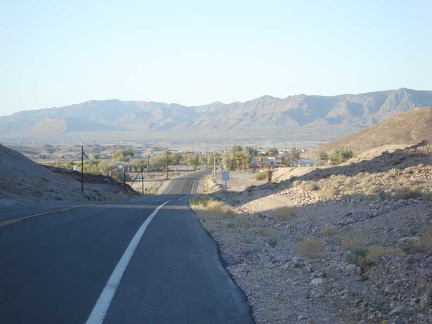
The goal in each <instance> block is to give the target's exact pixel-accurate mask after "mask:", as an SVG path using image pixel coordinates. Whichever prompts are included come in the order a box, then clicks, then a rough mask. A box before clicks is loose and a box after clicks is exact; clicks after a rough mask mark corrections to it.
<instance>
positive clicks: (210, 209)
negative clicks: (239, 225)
mask: <svg viewBox="0 0 432 324" xmlns="http://www.w3.org/2000/svg"><path fill="white" fill-rule="evenodd" d="M189 205H190V207H191V208H192V209H194V210H195V211H200V212H201V213H200V217H201V218H208V217H210V216H211V215H212V216H215V217H218V218H221V219H233V218H235V216H236V213H235V212H234V211H233V210H232V208H231V207H230V206H228V205H226V204H225V203H224V202H222V201H219V200H215V199H213V198H211V197H205V196H201V195H198V196H194V197H192V198H191V199H189Z"/></svg>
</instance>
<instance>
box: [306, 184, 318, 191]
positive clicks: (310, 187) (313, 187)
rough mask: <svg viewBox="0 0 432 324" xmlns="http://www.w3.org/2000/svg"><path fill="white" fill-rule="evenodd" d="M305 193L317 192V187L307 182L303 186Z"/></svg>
mask: <svg viewBox="0 0 432 324" xmlns="http://www.w3.org/2000/svg"><path fill="white" fill-rule="evenodd" d="M304 189H305V190H306V191H315V190H318V185H317V184H316V183H314V182H307V183H306V184H305V186H304Z"/></svg>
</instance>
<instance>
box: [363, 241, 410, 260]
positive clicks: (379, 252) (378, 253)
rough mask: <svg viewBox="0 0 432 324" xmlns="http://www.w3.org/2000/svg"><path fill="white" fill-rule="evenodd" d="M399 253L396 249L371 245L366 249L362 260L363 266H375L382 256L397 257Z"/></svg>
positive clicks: (399, 250)
mask: <svg viewBox="0 0 432 324" xmlns="http://www.w3.org/2000/svg"><path fill="white" fill-rule="evenodd" d="M401 253H402V250H401V249H398V248H392V247H384V246H380V245H371V246H369V247H368V250H367V254H366V257H365V259H364V265H372V264H375V263H376V262H377V261H378V260H379V259H380V258H381V257H383V256H388V255H397V254H401Z"/></svg>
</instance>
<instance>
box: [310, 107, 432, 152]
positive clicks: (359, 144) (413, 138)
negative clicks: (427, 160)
mask: <svg viewBox="0 0 432 324" xmlns="http://www.w3.org/2000/svg"><path fill="white" fill-rule="evenodd" d="M422 141H425V142H427V143H432V108H431V107H429V108H416V109H413V110H411V111H409V112H405V113H401V114H399V115H397V116H395V117H392V118H389V119H388V120H385V121H383V122H381V123H379V124H377V125H375V126H372V127H370V128H367V129H364V130H362V131H359V132H356V133H353V134H350V135H347V136H344V137H342V138H339V139H337V140H335V141H332V142H329V143H325V144H323V145H320V146H319V147H317V148H315V149H313V150H311V151H309V152H308V153H307V155H308V156H317V155H318V154H319V152H321V151H323V152H327V153H329V152H331V151H333V150H334V149H336V148H338V147H346V148H350V149H351V150H352V151H353V152H354V153H355V154H359V153H363V152H365V151H367V150H371V149H377V148H379V147H381V146H384V145H410V144H418V143H420V142H422Z"/></svg>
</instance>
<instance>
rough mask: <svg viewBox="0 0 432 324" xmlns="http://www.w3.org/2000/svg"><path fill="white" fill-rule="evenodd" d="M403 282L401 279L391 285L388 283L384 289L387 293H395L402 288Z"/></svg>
mask: <svg viewBox="0 0 432 324" xmlns="http://www.w3.org/2000/svg"><path fill="white" fill-rule="evenodd" d="M400 287H401V283H400V281H395V282H393V283H391V284H389V285H387V286H386V287H385V289H384V292H385V293H386V294H395V293H397V292H398V291H399V290H400Z"/></svg>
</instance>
